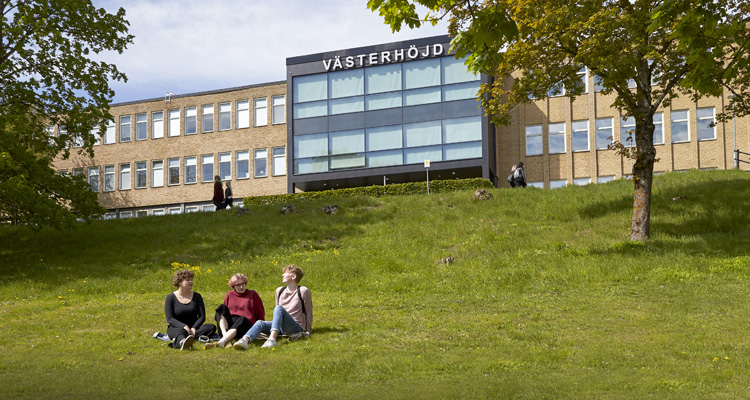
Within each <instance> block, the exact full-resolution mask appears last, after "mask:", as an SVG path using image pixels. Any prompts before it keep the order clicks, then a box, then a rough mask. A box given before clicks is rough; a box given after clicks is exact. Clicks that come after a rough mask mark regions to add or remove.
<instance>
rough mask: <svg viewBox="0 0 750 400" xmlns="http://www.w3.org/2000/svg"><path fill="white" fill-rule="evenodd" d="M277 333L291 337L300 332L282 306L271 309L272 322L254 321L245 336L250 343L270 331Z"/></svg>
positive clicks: (300, 329) (295, 322)
mask: <svg viewBox="0 0 750 400" xmlns="http://www.w3.org/2000/svg"><path fill="white" fill-rule="evenodd" d="M272 330H274V331H278V332H279V333H280V334H282V335H291V334H292V333H297V332H300V331H302V328H300V326H299V324H298V323H297V321H295V320H294V318H292V316H291V315H289V313H288V312H287V311H286V310H285V309H284V307H282V306H276V307H274V309H273V321H256V322H255V324H254V325H253V327H252V328H250V330H249V331H247V333H246V334H245V337H246V338H247V341H248V342H252V341H253V340H255V338H257V337H258V335H260V334H261V333H265V334H266V335H268V334H270V333H271V331H272Z"/></svg>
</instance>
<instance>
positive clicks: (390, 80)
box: [365, 64, 401, 94]
mask: <svg viewBox="0 0 750 400" xmlns="http://www.w3.org/2000/svg"><path fill="white" fill-rule="evenodd" d="M365 71H366V72H365V74H366V77H365V78H366V80H365V83H366V86H367V94H374V93H384V92H393V91H397V90H401V64H391V65H381V66H378V67H370V68H366V69H365Z"/></svg>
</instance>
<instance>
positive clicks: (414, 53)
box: [323, 43, 445, 71]
mask: <svg viewBox="0 0 750 400" xmlns="http://www.w3.org/2000/svg"><path fill="white" fill-rule="evenodd" d="M444 51H445V49H444V48H443V45H442V44H440V43H438V44H433V45H429V44H428V45H426V46H424V47H423V48H418V47H417V46H414V45H412V46H410V47H409V49H408V50H406V49H398V50H394V51H392V52H391V51H381V52H378V53H367V54H359V55H356V56H347V57H344V58H341V56H336V57H335V58H329V59H328V60H323V66H324V67H325V69H326V71H336V70H339V69H349V68H358V67H366V66H370V65H378V64H390V63H397V62H402V61H406V60H407V59H408V60H414V59H418V58H428V57H437V56H440V55H442V54H443V52H444Z"/></svg>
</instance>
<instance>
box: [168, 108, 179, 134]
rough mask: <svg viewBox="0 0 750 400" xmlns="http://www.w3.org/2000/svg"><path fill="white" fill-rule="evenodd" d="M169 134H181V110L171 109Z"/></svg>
mask: <svg viewBox="0 0 750 400" xmlns="http://www.w3.org/2000/svg"><path fill="white" fill-rule="evenodd" d="M167 136H169V137H173V136H180V110H169V125H167Z"/></svg>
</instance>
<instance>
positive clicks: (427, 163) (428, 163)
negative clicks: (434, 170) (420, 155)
mask: <svg viewBox="0 0 750 400" xmlns="http://www.w3.org/2000/svg"><path fill="white" fill-rule="evenodd" d="M424 167H425V168H430V160H424Z"/></svg>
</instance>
